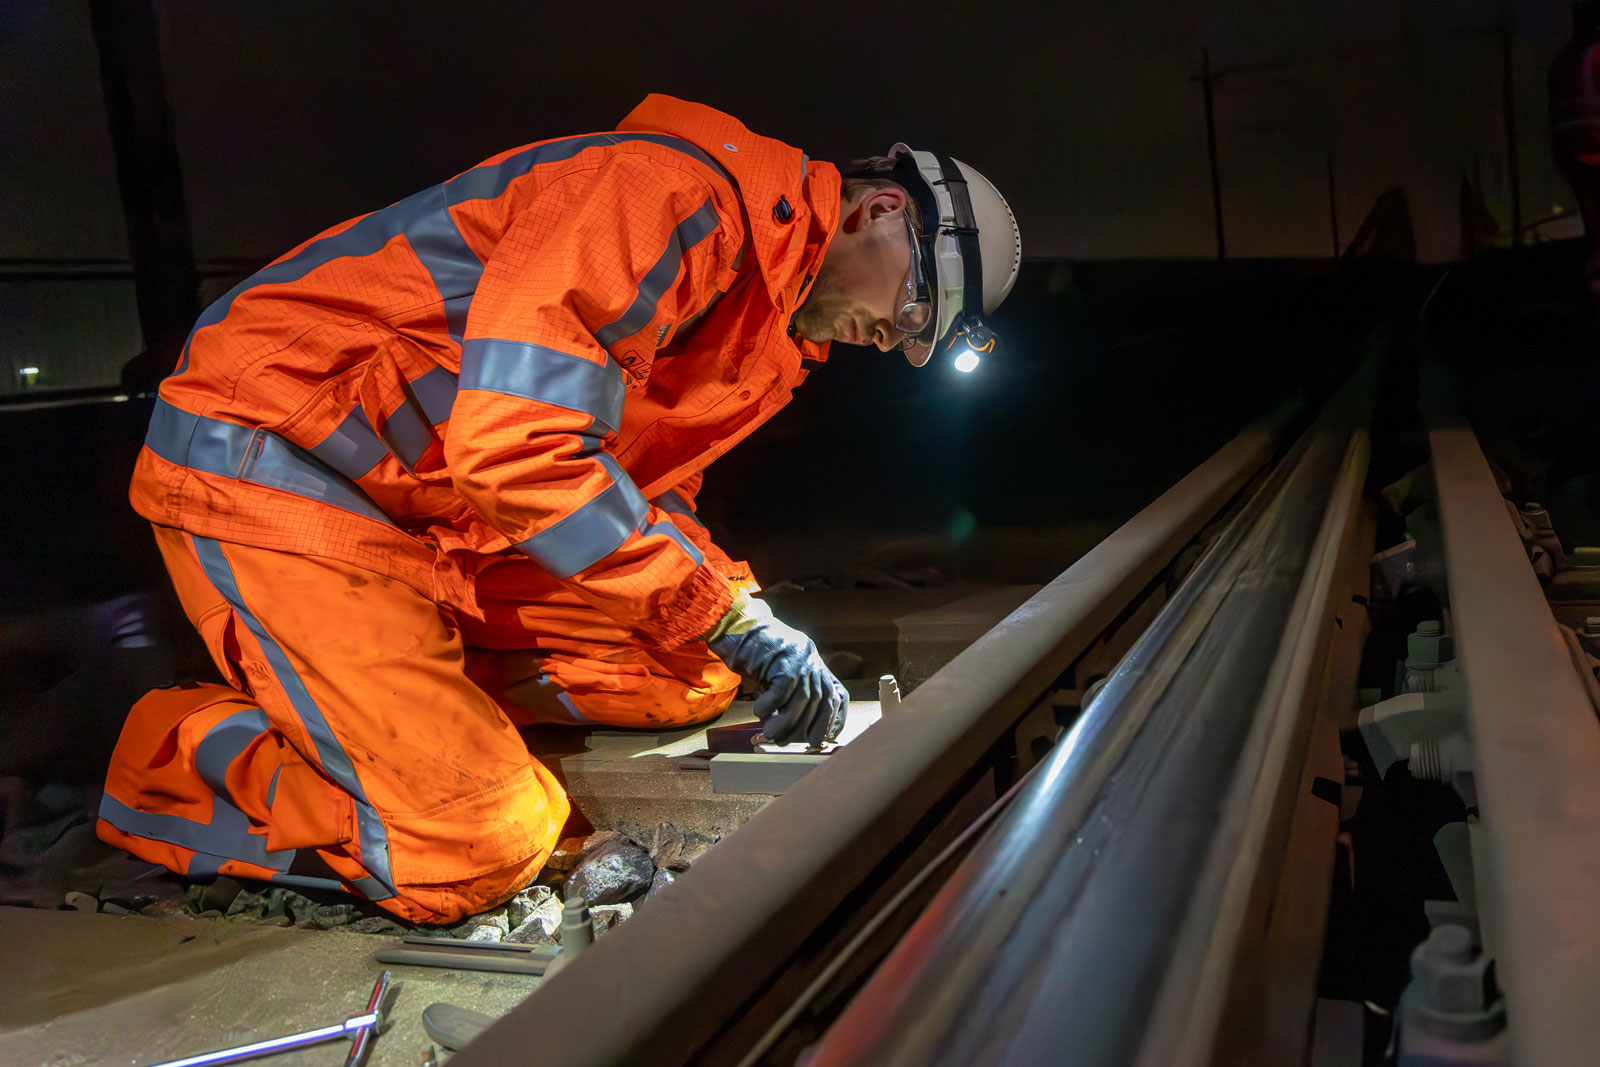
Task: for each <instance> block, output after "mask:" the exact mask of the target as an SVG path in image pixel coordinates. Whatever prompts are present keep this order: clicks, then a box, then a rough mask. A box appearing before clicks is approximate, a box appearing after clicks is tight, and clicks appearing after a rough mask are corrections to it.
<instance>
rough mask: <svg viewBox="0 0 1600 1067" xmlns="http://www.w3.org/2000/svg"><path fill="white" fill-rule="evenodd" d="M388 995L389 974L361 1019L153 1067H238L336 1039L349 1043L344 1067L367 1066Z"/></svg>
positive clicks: (383, 977) (384, 975)
mask: <svg viewBox="0 0 1600 1067" xmlns="http://www.w3.org/2000/svg"><path fill="white" fill-rule="evenodd" d="M388 995H389V972H388V971H384V972H383V973H382V974H380V975H379V976H378V981H377V984H376V985H374V986H373V987H372V996H371V998H370V999H369V1000H368V1001H367V1010H366V1011H364V1012H362V1013H361V1014H360V1015H352V1016H350V1018H348V1019H346V1020H345V1021H344V1022H341V1023H334V1024H333V1025H332V1026H322V1027H318V1028H317V1029H315V1030H304V1031H302V1032H300V1033H298V1034H290V1035H288V1036H287V1037H274V1038H269V1039H268V1040H266V1041H256V1042H254V1043H252V1044H249V1045H236V1046H234V1047H233V1048H223V1049H218V1050H217V1051H215V1052H205V1053H202V1054H200V1055H198V1056H188V1057H186V1058H184V1059H181V1060H168V1061H167V1062H166V1063H158V1064H155V1065H154V1067H211V1065H212V1064H218V1063H237V1062H238V1061H240V1060H248V1059H254V1058H255V1057H257V1056H270V1055H272V1054H274V1053H277V1052H287V1051H289V1050H290V1049H295V1048H304V1047H305V1046H307V1045H319V1044H321V1043H323V1042H324V1041H332V1040H333V1039H334V1038H337V1037H348V1038H350V1039H351V1041H352V1044H351V1046H350V1054H349V1055H348V1056H346V1057H345V1061H344V1062H345V1067H363V1065H364V1064H365V1063H366V1062H367V1055H368V1053H370V1052H371V1051H372V1042H373V1040H374V1039H375V1038H376V1037H377V1035H378V1031H379V1030H380V1029H381V1028H382V1027H383V1011H384V1000H385V998H386V997H388Z"/></svg>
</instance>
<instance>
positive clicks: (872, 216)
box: [792, 188, 912, 352]
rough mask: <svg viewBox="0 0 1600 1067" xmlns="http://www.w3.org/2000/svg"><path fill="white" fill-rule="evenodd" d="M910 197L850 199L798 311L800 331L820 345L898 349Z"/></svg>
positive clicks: (885, 192)
mask: <svg viewBox="0 0 1600 1067" xmlns="http://www.w3.org/2000/svg"><path fill="white" fill-rule="evenodd" d="M905 210H906V194H905V191H904V190H902V189H898V188H887V189H878V188H867V189H865V190H862V191H859V192H857V193H856V194H855V195H854V196H852V197H851V198H850V199H849V200H846V201H845V203H844V205H843V207H842V208H841V210H840V221H839V232H838V233H836V234H834V237H833V241H832V243H831V244H829V245H828V251H827V254H826V255H825V256H824V257H823V259H822V266H821V267H820V268H818V270H817V279H816V281H815V282H813V283H812V284H811V291H810V292H809V293H807V294H806V299H805V303H803V304H801V305H800V307H799V309H798V310H797V311H796V312H795V313H794V319H793V320H792V321H793V324H794V328H795V332H797V333H798V334H800V336H802V337H804V338H805V339H806V340H808V341H816V342H818V343H822V342H826V341H843V342H844V343H846V344H851V345H876V346H878V348H879V349H881V350H882V351H884V352H888V351H890V350H892V349H893V348H894V347H895V346H896V345H898V344H899V343H900V342H901V340H902V339H903V338H904V337H905V334H903V333H901V332H900V331H899V330H897V329H895V325H894V320H895V317H896V316H897V315H898V314H899V311H900V308H901V306H902V305H903V304H904V303H905V302H906V278H907V277H908V276H909V274H910V272H911V254H912V253H911V238H910V235H909V234H908V233H907V232H906V223H905Z"/></svg>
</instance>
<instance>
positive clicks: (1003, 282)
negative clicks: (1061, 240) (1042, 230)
mask: <svg viewBox="0 0 1600 1067" xmlns="http://www.w3.org/2000/svg"><path fill="white" fill-rule="evenodd" d="M889 155H890V158H892V159H894V160H895V166H894V170H893V171H892V172H891V173H890V175H889V176H890V177H891V178H892V179H893V180H894V181H895V182H897V183H899V184H900V185H902V186H903V187H905V189H906V191H907V192H908V194H909V195H910V196H911V199H912V201H913V202H914V203H915V204H916V206H917V211H918V213H919V215H920V216H921V222H922V226H921V232H920V233H917V232H914V233H913V247H914V248H915V249H916V260H915V261H914V262H913V264H912V274H913V276H914V278H916V281H917V282H918V283H919V286H918V287H919V290H920V288H921V285H923V284H925V285H926V287H927V289H926V291H927V294H928V299H929V302H930V304H931V306H932V313H931V314H930V315H929V316H928V321H927V325H926V326H925V327H923V329H922V330H921V331H920V332H919V333H918V334H916V335H915V336H914V337H910V338H908V339H907V341H906V342H905V343H904V345H903V347H904V348H905V351H906V358H907V359H908V360H910V361H911V362H912V363H913V364H915V365H916V366H919V367H920V366H922V365H923V364H925V363H927V362H928V360H929V359H930V358H931V356H932V355H933V353H934V352H935V351H939V352H943V353H946V354H947V355H948V357H949V358H950V359H951V361H952V363H953V365H954V366H955V368H956V369H957V370H960V371H971V370H973V369H974V368H976V367H977V366H978V363H979V362H980V360H981V359H982V357H983V356H986V355H988V354H989V353H991V352H993V351H994V347H995V341H996V337H995V334H994V331H993V329H991V328H990V326H989V325H988V323H987V322H986V321H985V319H984V315H985V311H986V310H993V308H994V307H996V306H998V305H999V303H1000V301H1001V300H1003V299H1004V298H1005V295H1006V293H1008V292H1009V291H1010V289H1011V285H1012V283H1013V282H1014V281H1015V280H1016V274H1017V269H1018V267H1019V266H1020V263H1021V256H1022V243H1021V237H1020V236H1019V235H1018V232H1017V224H1016V219H1015V218H1014V217H1013V216H1012V214H1011V209H1010V208H1009V207H1007V206H1006V203H1005V201H1004V199H1002V198H1001V197H1000V194H999V192H998V191H997V190H996V189H995V188H994V186H993V185H991V184H990V183H989V182H988V181H987V180H986V179H985V178H984V177H983V176H982V175H980V174H978V173H977V172H976V171H974V170H972V169H971V168H970V167H967V166H966V164H964V163H961V162H959V161H957V160H955V159H953V158H951V157H950V156H947V155H943V154H940V153H936V152H918V151H914V150H912V149H911V148H909V147H907V146H906V145H904V144H897V145H895V146H894V147H893V148H892V149H890V150H889ZM975 186H976V188H975ZM974 193H976V194H977V197H978V199H979V200H980V201H981V204H980V206H981V207H982V208H983V209H984V210H983V211H982V212H981V214H982V215H983V216H984V217H983V218H982V219H980V217H979V216H980V211H979V210H978V209H976V208H975V207H974ZM985 225H987V227H988V228H989V229H990V230H991V231H992V232H989V233H984V232H983V229H984V226H985ZM980 238H984V239H983V240H982V241H981V243H980ZM985 246H989V252H990V256H991V258H998V256H997V253H999V254H1005V253H1009V255H1005V259H1006V261H1005V262H997V263H994V264H991V265H990V272H991V273H992V274H993V275H994V276H993V277H991V278H989V279H988V281H989V288H988V290H986V289H985V288H984V282H985V264H984V251H985ZM918 295H919V297H920V296H921V292H920V291H919V293H918Z"/></svg>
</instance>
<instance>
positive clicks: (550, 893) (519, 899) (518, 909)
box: [506, 885, 561, 944]
mask: <svg viewBox="0 0 1600 1067" xmlns="http://www.w3.org/2000/svg"><path fill="white" fill-rule="evenodd" d="M506 918H507V919H508V920H509V921H510V923H511V932H510V934H509V935H508V937H507V940H509V941H522V942H527V943H531V944H547V943H550V941H551V939H552V938H554V936H555V933H556V931H557V930H559V929H560V928H561V898H560V897H558V896H556V892H555V890H554V889H551V888H550V887H549V886H547V885H535V886H529V887H528V888H527V889H524V890H523V891H522V892H520V893H518V894H517V895H516V896H514V897H512V898H511V899H510V900H509V901H507V902H506ZM519 930H522V931H524V933H523V935H522V937H520V938H519V937H518V936H517V932H518V931H519ZM535 932H537V933H538V935H539V937H540V938H542V939H543V940H540V939H538V938H535V937H534V934H535Z"/></svg>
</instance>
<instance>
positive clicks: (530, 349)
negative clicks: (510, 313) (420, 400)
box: [461, 337, 626, 436]
mask: <svg viewBox="0 0 1600 1067" xmlns="http://www.w3.org/2000/svg"><path fill="white" fill-rule="evenodd" d="M461 388H462V389H482V390H485V391H487V392H491V393H502V394H504V395H506V396H515V397H521V398H522V399H524V400H535V401H538V402H539V403H541V404H552V405H554V406H556V407H560V408H566V409H567V410H569V411H576V412H579V413H580V414H584V415H588V416H589V417H590V418H591V419H593V420H594V423H593V425H592V426H591V432H592V431H594V430H599V431H600V434H599V436H605V435H607V434H611V433H615V432H616V430H617V429H618V427H620V426H621V425H622V402H623V398H624V395H625V393H626V387H625V386H624V384H623V381H622V368H621V367H619V366H617V364H616V362H615V361H613V360H612V359H611V357H609V356H607V357H606V361H605V363H604V365H602V364H599V363H596V362H594V361H593V360H589V359H584V358H583V357H582V356H574V355H571V354H569V353H566V352H558V351H557V350H555V349H553V348H546V347H544V346H543V345H536V344H531V343H529V342H526V341H505V340H501V339H499V338H494V337H484V338H473V339H472V340H470V341H468V342H467V343H466V344H464V345H462V346H461Z"/></svg>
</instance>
